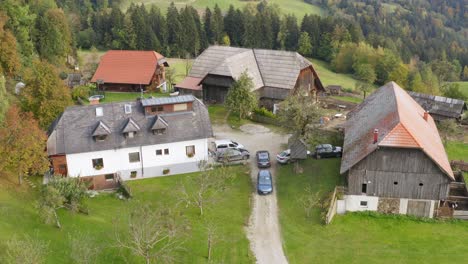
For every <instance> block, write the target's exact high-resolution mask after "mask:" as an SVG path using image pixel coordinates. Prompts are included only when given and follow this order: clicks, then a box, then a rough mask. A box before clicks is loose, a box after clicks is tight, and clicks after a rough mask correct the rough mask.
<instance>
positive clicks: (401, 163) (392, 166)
mask: <svg viewBox="0 0 468 264" xmlns="http://www.w3.org/2000/svg"><path fill="white" fill-rule="evenodd" d="M369 181H370V183H369ZM394 182H397V184H394ZM363 183H367V195H371V196H379V197H395V198H410V199H431V200H442V199H445V198H446V197H447V195H448V189H449V183H450V179H449V178H448V177H447V176H446V175H445V174H443V173H442V171H441V170H440V169H439V168H438V167H437V166H436V165H435V164H434V162H433V161H432V160H431V159H430V158H428V157H427V155H426V154H425V153H424V152H422V151H421V150H418V149H404V148H399V149H396V148H379V149H377V150H376V151H374V152H373V153H371V154H370V155H368V156H367V157H366V158H364V159H363V160H361V161H360V162H359V163H357V164H356V165H355V166H353V167H352V168H351V169H350V170H349V173H348V193H349V194H356V195H360V194H362V184H363ZM420 183H422V184H423V186H420Z"/></svg>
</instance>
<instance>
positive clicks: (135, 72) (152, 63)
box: [91, 50, 169, 92]
mask: <svg viewBox="0 0 468 264" xmlns="http://www.w3.org/2000/svg"><path fill="white" fill-rule="evenodd" d="M165 67H169V64H168V63H167V60H166V58H164V56H163V55H161V54H159V53H157V52H155V51H136V50H110V51H108V52H106V54H104V55H103V56H102V57H101V61H100V62H99V66H98V68H97V70H96V72H95V73H94V76H93V78H92V79H91V82H93V83H96V84H97V85H98V87H99V90H103V91H117V92H140V91H141V90H143V91H146V90H147V89H154V90H156V89H160V90H163V91H166V75H165Z"/></svg>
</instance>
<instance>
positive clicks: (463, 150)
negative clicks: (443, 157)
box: [445, 141, 468, 161]
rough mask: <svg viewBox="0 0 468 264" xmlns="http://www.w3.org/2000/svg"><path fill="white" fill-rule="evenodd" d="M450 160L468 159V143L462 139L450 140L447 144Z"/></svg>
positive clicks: (446, 148)
mask: <svg viewBox="0 0 468 264" xmlns="http://www.w3.org/2000/svg"><path fill="white" fill-rule="evenodd" d="M445 150H446V151H447V155H448V158H449V160H465V161H468V143H466V142H461V141H449V142H447V144H446V146H445Z"/></svg>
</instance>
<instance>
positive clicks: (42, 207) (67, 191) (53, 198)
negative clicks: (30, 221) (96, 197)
mask: <svg viewBox="0 0 468 264" xmlns="http://www.w3.org/2000/svg"><path fill="white" fill-rule="evenodd" d="M87 189H88V188H87V186H86V183H85V182H84V181H81V180H80V179H79V178H62V177H60V176H57V177H54V178H52V179H51V180H50V181H49V183H48V184H46V185H44V186H42V188H41V195H40V199H39V201H38V204H37V206H36V207H37V209H38V210H39V215H40V216H41V218H42V219H43V220H44V222H45V223H46V224H52V223H54V222H55V225H56V226H57V227H58V228H61V227H62V225H61V224H60V220H59V218H58V215H57V210H58V209H60V208H65V209H68V210H70V211H72V212H74V213H78V212H82V213H88V210H87V208H86V205H85V204H84V197H85V196H86V191H87Z"/></svg>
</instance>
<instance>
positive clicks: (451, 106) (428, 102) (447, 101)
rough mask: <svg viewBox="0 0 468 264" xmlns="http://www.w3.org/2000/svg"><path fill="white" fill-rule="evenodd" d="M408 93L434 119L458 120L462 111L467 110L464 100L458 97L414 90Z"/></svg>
mask: <svg viewBox="0 0 468 264" xmlns="http://www.w3.org/2000/svg"><path fill="white" fill-rule="evenodd" d="M409 94H410V95H411V97H413V99H414V100H415V101H416V102H418V104H419V105H421V107H422V108H423V109H424V110H426V111H428V112H429V114H431V116H432V117H433V118H434V119H435V120H436V121H441V120H444V119H455V120H457V121H460V120H461V119H462V115H463V112H464V111H465V110H467V108H466V103H465V101H463V100H460V99H453V98H448V97H442V96H435V95H430V94H421V93H415V92H409Z"/></svg>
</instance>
